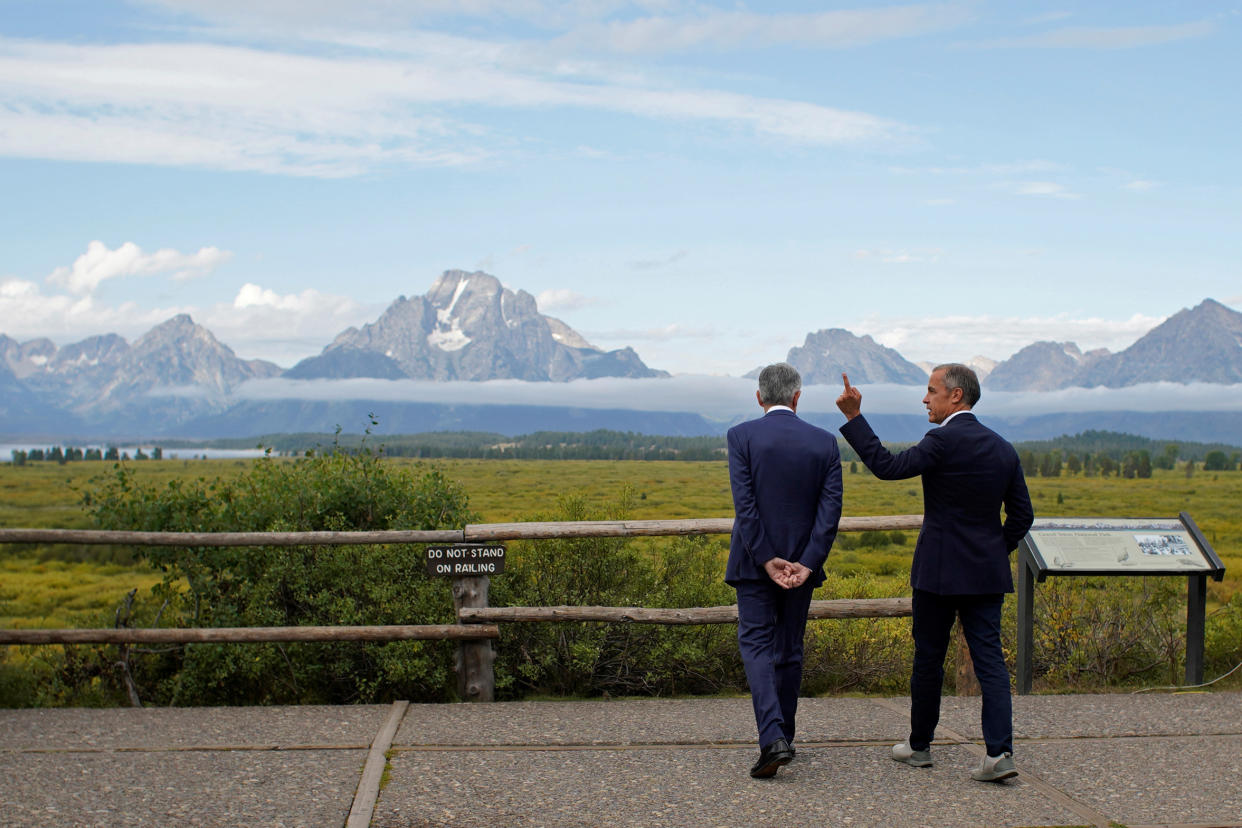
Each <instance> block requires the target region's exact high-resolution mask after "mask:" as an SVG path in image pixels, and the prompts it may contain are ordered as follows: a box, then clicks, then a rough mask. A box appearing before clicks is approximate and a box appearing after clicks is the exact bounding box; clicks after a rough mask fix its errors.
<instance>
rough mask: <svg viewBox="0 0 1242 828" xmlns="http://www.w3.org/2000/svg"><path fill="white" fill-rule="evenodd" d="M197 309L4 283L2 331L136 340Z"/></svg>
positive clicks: (0, 291) (57, 338)
mask: <svg viewBox="0 0 1242 828" xmlns="http://www.w3.org/2000/svg"><path fill="white" fill-rule="evenodd" d="M193 312H194V308H189V307H182V306H170V307H162V308H142V307H139V306H138V305H137V304H136V303H134V302H123V303H121V304H119V305H101V304H98V303H97V302H96V301H95V300H94V298H93V297H92V296H90V295H85V296H69V295H66V294H63V293H51V294H45V293H44V292H43V290H42V288H41V286H40V285H39V284H38V283H36V282H29V281H23V280H20V279H9V280H5V281H3V282H0V320H3V323H2V324H3V330H0V333H4V334H7V335H8V336H11V337H13V338H14V339H17V340H27V339H34V338H36V337H47V338H48V339H51V340H53V341H54V342H57V343H58V344H60V345H66V344H68V343H70V342H78V341H80V340H82V339H84V338H86V337H88V336H94V335H96V334H104V333H116V334H120V335H121V336H123V337H125V338H126V339H130V340H133V339H135V338H137V337H139V336H141V335H142V334H144V333H146V332H147V331H149V330H150V329H151V328H153V327H155V326H156V325H158V324H160V323H161V322H166V321H168V320H169V319H170V318H172V317H173V316H176V315H177V314H179V313H190V314H193Z"/></svg>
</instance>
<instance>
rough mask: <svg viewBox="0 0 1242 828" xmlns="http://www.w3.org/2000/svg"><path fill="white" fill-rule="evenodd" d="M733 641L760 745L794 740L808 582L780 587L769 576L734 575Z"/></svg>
mask: <svg viewBox="0 0 1242 828" xmlns="http://www.w3.org/2000/svg"><path fill="white" fill-rule="evenodd" d="M735 586H736V588H737V641H738V649H739V650H740V651H741V654H742V666H743V667H744V668H745V669H746V681H747V682H748V683H749V684H750V698H751V702H752V703H753V704H754V708H755V724H756V725H757V726H758V728H759V746H760V747H761V748H763V747H767V746H768V745H770V744H771V743H772V742H775V741H776V740H777V739H780V738H784V739H785V740H786V741H788V742H789V743H790V744H792V743H793V740H794V726H795V720H796V717H797V713H798V691H799V689H800V688H801V686H802V637H803V635H804V634H805V633H806V613H807V610H808V609H809V608H810V606H811V593H812V592H814V591H815V587H813V586H812V585H811V584H810V583H806V584H803V585H802V586H800V587H798V588H796V589H784V588H782V587H779V586H777V585H776V584H775V583H774V582H773V581H771V580H764V581H738V582H737V583H736V585H735Z"/></svg>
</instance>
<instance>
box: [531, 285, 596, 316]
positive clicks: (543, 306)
mask: <svg viewBox="0 0 1242 828" xmlns="http://www.w3.org/2000/svg"><path fill="white" fill-rule="evenodd" d="M598 303H599V299H597V298H595V297H593V296H585V295H583V294H581V293H577V292H575V291H572V290H569V289H567V288H558V289H553V290H545V291H542V292H541V293H540V294H539V295H538V296H536V297H535V304H536V305H538V306H539V311H540V312H541V313H546V312H547V311H553V310H556V311H566V310H578V309H579V308H585V307H588V306H590V305H595V304H598Z"/></svg>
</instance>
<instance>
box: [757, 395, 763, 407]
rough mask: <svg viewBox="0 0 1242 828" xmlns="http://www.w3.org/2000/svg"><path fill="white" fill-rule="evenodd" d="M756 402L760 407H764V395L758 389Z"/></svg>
mask: <svg viewBox="0 0 1242 828" xmlns="http://www.w3.org/2000/svg"><path fill="white" fill-rule="evenodd" d="M755 402H757V403H759V407H760V408H763V395H762V394H760V393H759V392H758V391H756V392H755Z"/></svg>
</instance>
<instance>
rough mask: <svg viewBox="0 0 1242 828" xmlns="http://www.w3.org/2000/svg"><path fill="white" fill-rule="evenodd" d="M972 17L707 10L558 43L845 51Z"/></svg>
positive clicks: (944, 12)
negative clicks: (773, 47) (791, 47)
mask: <svg viewBox="0 0 1242 828" xmlns="http://www.w3.org/2000/svg"><path fill="white" fill-rule="evenodd" d="M972 18H973V13H972V12H971V11H970V9H969V6H968V5H966V4H958V3H938V4H916V5H906V6H890V7H888V8H880V9H866V8H864V9H846V10H838V11H825V12H812V13H805V14H792V13H774V14H760V13H756V12H750V11H721V10H711V11H706V12H703V13H700V14H698V15H693V16H682V17H643V18H638V19H634V20H624V21H610V22H604V23H598V24H595V25H592V26H586V27H582V28H579V29H577V30H575V31H573V32H570V33H569V34H567V35H566V36H565V37H564V38H562V41H561V42H562V44H564V43H569V44H573V45H574V46H575V47H577V48H593V49H600V48H602V49H608V50H610V51H614V52H622V53H647V52H683V51H687V50H691V49H701V48H707V49H739V48H742V49H764V48H768V47H771V46H794V47H798V46H801V47H810V48H830V49H844V48H851V47H857V46H864V45H867V44H871V43H876V42H879V41H883V40H892V39H896V38H906V37H917V36H920V35H925V34H930V33H933V32H941V31H944V30H946V29H952V28H956V27H957V26H960V25H962V24H963V23H966V22H968V21H970V20H971V19H972Z"/></svg>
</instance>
